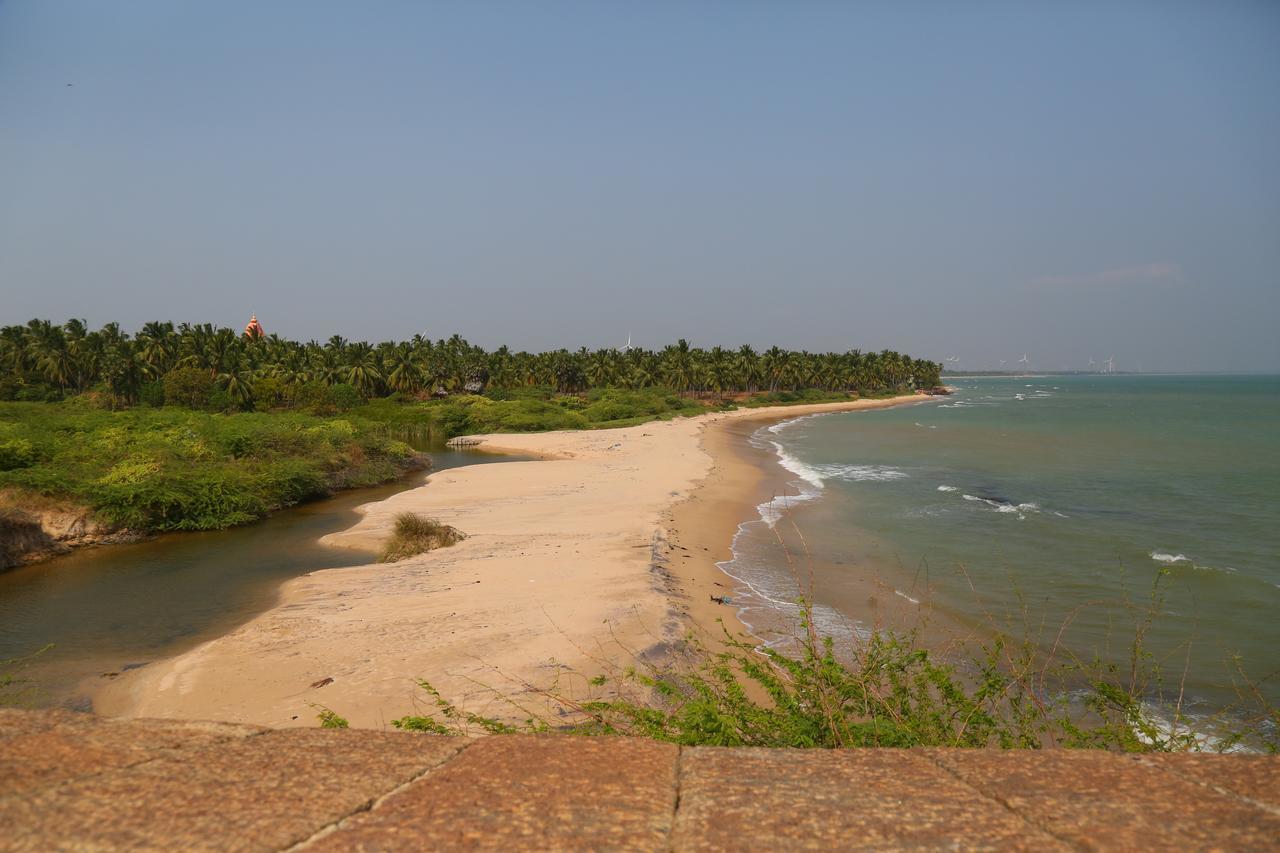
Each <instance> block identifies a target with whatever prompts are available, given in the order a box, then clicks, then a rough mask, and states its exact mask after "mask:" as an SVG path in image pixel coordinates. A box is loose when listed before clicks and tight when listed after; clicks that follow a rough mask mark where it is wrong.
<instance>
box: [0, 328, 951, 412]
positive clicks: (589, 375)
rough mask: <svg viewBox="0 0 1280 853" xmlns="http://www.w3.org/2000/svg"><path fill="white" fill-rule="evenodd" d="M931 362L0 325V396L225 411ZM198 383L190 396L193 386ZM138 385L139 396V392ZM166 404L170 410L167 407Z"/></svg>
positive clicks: (744, 380)
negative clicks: (191, 405) (310, 401)
mask: <svg viewBox="0 0 1280 853" xmlns="http://www.w3.org/2000/svg"><path fill="white" fill-rule="evenodd" d="M941 370H942V365H941V364H939V363H937V362H932V361H927V360H922V359H914V358H912V357H910V356H908V355H904V354H901V353H898V352H894V351H892V350H881V351H880V352H862V351H861V350H858V349H850V350H848V351H846V352H822V353H813V352H808V351H804V350H800V351H796V350H784V349H781V348H779V347H776V346H775V347H770V348H769V349H767V350H764V351H762V352H760V351H757V350H755V349H753V348H752V347H750V346H745V345H744V346H740V347H738V348H736V349H726V348H724V347H719V346H715V347H711V348H710V349H703V348H700V347H694V346H691V345H690V344H689V342H688V341H685V340H680V341H677V342H676V343H674V344H671V345H668V346H665V347H663V348H662V349H657V350H653V349H645V348H642V347H634V348H630V347H627V348H622V349H616V348H609V349H597V350H588V349H586V348H585V347H583V348H580V349H577V350H573V351H570V350H567V349H557V350H551V351H548V352H539V353H530V352H523V351H521V352H512V351H511V350H510V349H509V348H508V347H506V346H501V347H498V348H497V349H495V350H492V351H488V350H485V349H484V348H482V347H479V346H476V345H474V344H471V343H468V342H467V341H466V340H464V339H463V338H462V337H460V336H458V335H454V336H453V337H451V338H448V339H447V340H445V339H441V340H437V341H431V340H429V339H427V338H425V337H423V336H421V335H415V336H414V337H413V338H412V339H410V340H408V341H383V342H381V343H378V344H370V343H367V342H365V341H348V340H347V339H345V338H343V337H341V336H338V335H334V336H333V337H331V338H329V340H327V341H325V342H324V343H320V342H318V341H314V340H312V341H307V342H306V343H299V342H297V341H290V340H286V339H283V338H281V337H279V336H277V335H264V336H247V335H244V334H241V333H239V332H237V331H235V330H234V329H230V328H216V327H214V326H212V325H210V324H208V323H203V324H198V325H192V324H189V323H182V324H180V325H175V324H173V323H169V322H150V323H147V324H146V325H145V326H143V327H142V329H141V330H139V331H138V332H137V334H135V335H132V336H131V335H129V334H127V333H125V332H124V331H122V330H121V328H120V326H119V324H117V323H108V324H106V325H105V326H103V327H102V328H101V329H98V330H96V331H91V330H90V329H89V328H88V326H87V325H86V324H85V322H84V321H83V320H70V321H68V322H67V323H64V324H63V325H60V326H59V325H55V324H54V323H52V322H50V321H48V320H31V321H30V322H28V323H27V324H26V325H15V326H5V327H2V328H0V399H28V400H39V399H60V398H62V397H63V396H66V395H69V394H79V393H83V392H85V391H90V390H97V391H100V392H103V393H108V394H111V395H114V397H115V398H117V399H118V400H119V401H120V402H121V404H123V405H132V404H136V403H138V402H140V401H143V402H146V401H148V400H150V399H153V398H158V397H159V396H160V394H161V392H160V391H158V390H155V389H158V388H171V389H173V390H174V391H175V392H176V391H178V389H181V391H180V393H181V395H182V396H183V397H184V399H198V398H200V397H201V396H202V395H205V396H208V395H214V396H215V397H216V399H218V400H220V401H222V402H223V403H224V404H225V405H226V406H227V407H228V408H240V409H250V408H253V407H254V403H255V401H260V402H263V403H269V402H270V398H272V397H273V396H274V397H277V398H278V397H279V396H280V395H281V392H282V391H283V390H285V389H290V388H296V387H298V386H304V385H319V386H336V385H348V386H351V387H352V388H354V389H355V390H356V392H358V393H359V395H360V396H361V397H363V398H365V399H372V398H377V397H384V396H388V395H390V394H393V393H398V394H401V395H406V396H431V395H444V394H454V393H468V392H470V393H475V392H478V391H481V390H490V391H492V390H508V389H518V388H521V387H528V386H544V387H549V388H552V389H554V390H555V392H556V393H559V394H574V393H580V392H582V391H585V390H587V389H588V388H593V387H594V388H607V387H615V388H628V389H643V388H652V387H662V388H670V389H673V390H674V391H676V392H677V393H680V394H687V395H697V396H707V395H721V396H723V395H729V394H742V393H754V392H760V391H767V392H777V391H801V390H805V389H819V390H822V391H828V392H859V393H880V392H885V391H893V390H903V389H908V388H931V387H933V386H935V385H937V384H938V377H939V375H940V373H941ZM201 377H207V379H205V380H203V382H204V385H205V386H207V387H203V388H202V387H197V386H200V385H201V383H202V379H201ZM149 386H150V388H149ZM170 402H177V401H176V400H173V401H170Z"/></svg>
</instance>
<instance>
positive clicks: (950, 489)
mask: <svg viewBox="0 0 1280 853" xmlns="http://www.w3.org/2000/svg"><path fill="white" fill-rule="evenodd" d="M938 491H940V492H958V491H960V490H959V489H957V488H956V487H955V486H938Z"/></svg>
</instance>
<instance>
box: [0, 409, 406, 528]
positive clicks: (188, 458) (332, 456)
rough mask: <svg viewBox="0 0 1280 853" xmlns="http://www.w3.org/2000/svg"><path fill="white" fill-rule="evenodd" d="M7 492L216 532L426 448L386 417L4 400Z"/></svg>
mask: <svg viewBox="0 0 1280 853" xmlns="http://www.w3.org/2000/svg"><path fill="white" fill-rule="evenodd" d="M0 460H4V464H0V488H5V487H10V488H16V489H19V490H23V491H25V492H29V493H38V494H44V495H50V496H54V497H58V498H66V499H70V500H73V501H76V502H78V503H82V504H84V505H86V506H88V507H90V508H92V509H93V510H95V511H96V513H97V514H98V516H99V517H100V518H101V519H103V520H104V521H107V522H109V523H112V524H115V525H120V526H124V527H128V528H131V529H136V530H142V531H158V530H211V529H218V528H223V527H228V526H231V525H235V524H241V523H244V522H246V521H252V520H253V519H256V518H261V517H262V516H263V515H265V514H267V513H269V512H271V511H272V510H275V509H277V508H280V507H284V506H289V505H291V504H295V503H298V502H299V501H303V500H307V499H309V498H313V497H317V496H319V495H322V494H325V493H326V492H327V491H328V490H330V489H333V488H342V487H346V486H352V485H372V484H374V483H379V482H384V481H386V480H388V479H392V478H394V477H396V476H398V475H400V474H402V473H403V472H404V471H406V470H408V468H410V467H411V466H413V465H414V464H415V462H416V460H417V455H416V454H415V453H414V452H413V450H412V449H410V448H409V447H408V446H406V445H404V444H402V443H401V442H398V441H394V440H392V439H390V438H389V437H387V436H386V435H383V434H382V433H381V432H380V431H379V429H378V427H377V425H375V424H370V423H368V422H364V421H359V422H353V421H350V420H338V419H323V418H317V417H311V416H308V415H299V414H261V413H244V414H236V415H212V414H207V413H203V412H189V411H184V410H182V409H176V408H166V409H149V408H138V409H132V410H129V411H123V412H110V411H101V410H97V409H94V408H91V407H88V406H86V405H84V404H83V403H78V402H75V401H68V402H67V403H63V404H60V405H54V406H51V405H47V404H24V403H0Z"/></svg>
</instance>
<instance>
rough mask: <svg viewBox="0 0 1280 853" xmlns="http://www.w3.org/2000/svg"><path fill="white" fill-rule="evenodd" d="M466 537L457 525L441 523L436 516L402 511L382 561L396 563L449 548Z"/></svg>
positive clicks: (384, 550)
mask: <svg viewBox="0 0 1280 853" xmlns="http://www.w3.org/2000/svg"><path fill="white" fill-rule="evenodd" d="M465 538H466V534H464V533H463V532H462V531H460V530H458V529H457V528H456V527H450V526H449V525H447V524H441V523H440V521H439V520H437V519H434V518H424V517H423V516H421V515H418V514H417V513H412V512H402V513H400V514H399V515H397V516H396V526H395V530H394V531H393V532H392V533H391V539H389V540H388V541H387V544H386V547H385V548H383V550H382V557H381V558H380V562H383V563H394V562H396V561H397V560H403V559H405V558H406V557H412V556H413V555H415V554H422V553H425V552H427V551H433V550H435V549H436V548H448V547H449V546H450V545H455V544H457V543H458V542H461V541H462V540H463V539H465Z"/></svg>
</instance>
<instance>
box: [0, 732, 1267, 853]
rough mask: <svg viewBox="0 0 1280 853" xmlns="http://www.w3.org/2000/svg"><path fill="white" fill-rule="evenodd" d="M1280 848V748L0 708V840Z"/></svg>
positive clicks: (216, 845)
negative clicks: (817, 744)
mask: <svg viewBox="0 0 1280 853" xmlns="http://www.w3.org/2000/svg"><path fill="white" fill-rule="evenodd" d="M470 847H478V848H501V849H521V848H534V849H626V850H735V849H778V848H797V847H813V848H827V849H829V848H841V849H848V848H886V847H948V848H953V847H959V848H980V847H982V848H990V847H1002V848H1036V849H1049V850H1053V849H1075V848H1085V847H1103V848H1160V847H1164V848H1174V847H1176V848H1188V847H1190V848H1207V847H1214V848H1221V849H1265V848H1276V849H1280V758H1277V757H1270V756H1250V755H1233V756H1217V755H1172V756H1125V755H1114V754H1109V753H1102V752H1069V751H1046V752H997V751H965V750H942V749H920V750H891V749H880V750H842V751H820V750H810V751H795V750H764V749H725V748H714V747H696V748H689V747H686V748H680V747H676V746H672V745H670V744H663V743H656V742H651V741H644V740H635V739H626V738H575V737H555V736H545V737H533V736H511V737H491V738H482V739H474V740H473V739H465V738H448V737H437V736H431V735H421V734H412V733H402V732H379V731H359V730H351V731H344V730H322V729H286V730H270V729H263V728H257V727H253V726H241V725H231V724H224V723H193V722H175V721H165V720H132V721H114V720H106V719H101V718H96V717H93V716H88V715H79V714H71V713H66V712H58V711H40V712H35V711H15V710H5V711H0V849H5V850H56V849H125V848H128V849H145V848H151V849H158V848H163V849H171V850H173V849H188V850H197V849H218V850H232V849H234V850H241V849H243V850H273V849H274V850H280V849H289V848H313V849H316V850H347V849H367V850H386V849H451V848H470Z"/></svg>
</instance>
